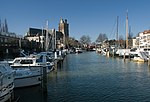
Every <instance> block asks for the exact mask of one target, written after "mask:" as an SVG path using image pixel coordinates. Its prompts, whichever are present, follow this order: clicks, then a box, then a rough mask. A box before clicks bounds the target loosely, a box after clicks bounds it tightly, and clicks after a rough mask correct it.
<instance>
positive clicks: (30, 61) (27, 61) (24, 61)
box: [20, 60, 33, 64]
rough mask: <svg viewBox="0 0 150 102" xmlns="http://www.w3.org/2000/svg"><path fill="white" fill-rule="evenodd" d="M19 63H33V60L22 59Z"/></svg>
mask: <svg viewBox="0 0 150 102" xmlns="http://www.w3.org/2000/svg"><path fill="white" fill-rule="evenodd" d="M20 63H21V64H33V61H32V60H22V61H21V62H20Z"/></svg>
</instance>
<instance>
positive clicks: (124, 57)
mask: <svg viewBox="0 0 150 102" xmlns="http://www.w3.org/2000/svg"><path fill="white" fill-rule="evenodd" d="M125 55H126V54H125V53H124V56H123V59H124V61H125V59H126V56H125Z"/></svg>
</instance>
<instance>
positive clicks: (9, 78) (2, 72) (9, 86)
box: [0, 63, 14, 102]
mask: <svg viewBox="0 0 150 102" xmlns="http://www.w3.org/2000/svg"><path fill="white" fill-rule="evenodd" d="M13 88H14V71H13V70H12V69H11V67H10V66H9V65H8V64H7V63H0V102H6V101H7V100H9V99H11V96H12V94H13Z"/></svg>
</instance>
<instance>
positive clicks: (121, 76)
mask: <svg viewBox="0 0 150 102" xmlns="http://www.w3.org/2000/svg"><path fill="white" fill-rule="evenodd" d="M149 74H150V68H149V67H148V66H147V64H146V63H134V62H132V61H130V60H126V61H124V60H123V59H118V58H108V57H105V56H102V55H99V54H96V53H95V52H90V53H82V54H78V55H77V54H70V55H68V56H67V57H66V58H65V59H64V62H63V65H62V67H60V68H58V70H57V72H52V73H50V74H49V75H48V83H47V84H48V93H47V97H45V99H46V100H43V99H42V98H43V96H41V94H40V93H41V91H40V88H33V89H30V90H28V91H27V90H24V89H23V91H24V92H23V91H22V89H21V91H19V92H18V93H19V95H21V97H22V98H21V99H22V100H21V101H20V102H33V101H36V102H40V101H41V102H42V101H48V102H119V101H120V102H148V101H150V97H149V95H150V77H149ZM31 90H32V91H31ZM22 95H23V96H22ZM34 95H35V96H34ZM31 96H32V97H31ZM27 97H29V98H30V100H27ZM24 100H26V101H24ZM31 100H32V101H31Z"/></svg>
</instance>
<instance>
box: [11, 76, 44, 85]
mask: <svg viewBox="0 0 150 102" xmlns="http://www.w3.org/2000/svg"><path fill="white" fill-rule="evenodd" d="M40 83H41V76H29V77H23V78H15V80H14V84H15V88H20V87H29V86H34V85H40Z"/></svg>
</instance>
